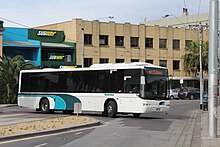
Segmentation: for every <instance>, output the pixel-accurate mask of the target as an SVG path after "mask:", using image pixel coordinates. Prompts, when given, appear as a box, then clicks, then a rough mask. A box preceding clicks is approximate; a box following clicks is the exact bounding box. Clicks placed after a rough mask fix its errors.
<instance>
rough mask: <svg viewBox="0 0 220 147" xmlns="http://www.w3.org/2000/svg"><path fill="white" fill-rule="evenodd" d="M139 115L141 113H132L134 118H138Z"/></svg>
mask: <svg viewBox="0 0 220 147" xmlns="http://www.w3.org/2000/svg"><path fill="white" fill-rule="evenodd" d="M140 115H141V113H133V116H134V118H138V117H139V116H140Z"/></svg>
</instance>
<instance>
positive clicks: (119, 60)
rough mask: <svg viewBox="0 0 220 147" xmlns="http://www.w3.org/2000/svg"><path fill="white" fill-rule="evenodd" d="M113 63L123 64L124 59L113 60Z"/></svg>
mask: <svg viewBox="0 0 220 147" xmlns="http://www.w3.org/2000/svg"><path fill="white" fill-rule="evenodd" d="M115 63H124V59H115Z"/></svg>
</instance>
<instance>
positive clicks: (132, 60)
mask: <svg viewBox="0 0 220 147" xmlns="http://www.w3.org/2000/svg"><path fill="white" fill-rule="evenodd" d="M131 62H139V59H131Z"/></svg>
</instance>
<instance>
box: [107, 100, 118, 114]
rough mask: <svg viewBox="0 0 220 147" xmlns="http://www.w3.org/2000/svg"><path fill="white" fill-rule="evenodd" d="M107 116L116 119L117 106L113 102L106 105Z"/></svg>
mask: <svg viewBox="0 0 220 147" xmlns="http://www.w3.org/2000/svg"><path fill="white" fill-rule="evenodd" d="M106 109H107V114H108V116H109V117H112V118H114V117H116V113H117V105H116V103H115V102H114V101H109V102H108V104H107V108H106Z"/></svg>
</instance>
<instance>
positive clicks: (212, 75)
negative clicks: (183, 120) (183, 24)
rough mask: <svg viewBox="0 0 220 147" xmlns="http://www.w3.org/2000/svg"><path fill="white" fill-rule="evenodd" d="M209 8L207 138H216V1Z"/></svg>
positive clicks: (213, 0) (217, 8) (217, 6)
mask: <svg viewBox="0 0 220 147" xmlns="http://www.w3.org/2000/svg"><path fill="white" fill-rule="evenodd" d="M209 4H210V7H209V84H208V87H209V88H208V89H209V90H208V98H209V101H208V102H209V103H208V108H209V115H208V116H209V123H208V128H209V136H210V137H212V138H216V137H217V72H218V66H217V58H218V18H219V17H218V11H219V2H218V0H210V3H209Z"/></svg>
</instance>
